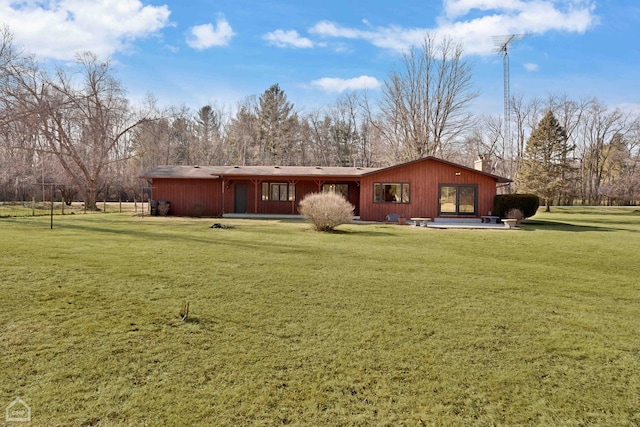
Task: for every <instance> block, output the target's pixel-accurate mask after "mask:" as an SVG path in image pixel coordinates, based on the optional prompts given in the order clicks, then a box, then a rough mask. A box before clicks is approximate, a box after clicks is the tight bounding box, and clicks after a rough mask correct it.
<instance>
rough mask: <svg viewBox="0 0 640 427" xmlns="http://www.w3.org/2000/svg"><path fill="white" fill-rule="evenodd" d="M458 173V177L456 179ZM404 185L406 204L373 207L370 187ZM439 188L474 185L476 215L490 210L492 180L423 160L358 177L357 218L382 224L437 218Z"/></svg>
mask: <svg viewBox="0 0 640 427" xmlns="http://www.w3.org/2000/svg"><path fill="white" fill-rule="evenodd" d="M456 173H459V175H456ZM398 182H408V183H409V184H410V185H411V187H410V203H408V204H395V203H373V184H374V183H398ZM440 184H476V185H477V186H478V192H477V197H478V215H486V214H488V212H489V211H490V210H491V209H493V198H494V196H495V195H496V180H495V179H494V178H492V177H490V176H486V175H483V174H480V173H476V172H474V171H471V170H468V169H463V168H458V167H456V166H454V165H449V164H446V163H441V162H438V161H434V160H432V159H426V160H423V161H418V162H414V163H409V164H406V165H402V166H399V167H395V168H389V169H385V170H382V171H380V172H376V173H373V174H370V175H367V176H364V177H362V180H361V182H360V217H361V219H363V220H366V221H384V220H385V217H386V216H387V215H389V214H402V215H403V216H404V217H405V218H411V217H430V218H435V217H437V216H438V188H439V185H440Z"/></svg>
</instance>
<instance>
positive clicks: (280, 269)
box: [0, 209, 640, 425]
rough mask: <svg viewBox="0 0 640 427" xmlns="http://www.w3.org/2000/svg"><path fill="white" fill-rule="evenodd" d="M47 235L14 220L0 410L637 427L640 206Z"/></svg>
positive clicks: (3, 313)
mask: <svg viewBox="0 0 640 427" xmlns="http://www.w3.org/2000/svg"><path fill="white" fill-rule="evenodd" d="M213 222H222V223H224V224H225V225H228V226H230V228H227V229H211V228H209V226H210V225H211V224H212V223H213ZM48 225H49V223H48V221H47V220H46V219H44V218H43V219H39V218H25V219H22V218H21V219H14V218H9V219H3V220H1V221H0V229H1V230H2V236H3V244H2V253H1V254H0V267H1V270H2V272H3V273H2V276H1V277H0V290H1V291H2V294H3V298H2V299H1V301H0V308H1V310H0V319H1V320H2V322H1V326H0V349H1V350H2V354H3V357H2V359H1V361H0V387H2V388H1V389H0V404H1V403H2V402H3V401H5V402H6V403H7V404H8V403H9V402H11V401H12V400H13V399H14V398H15V397H16V396H20V397H22V398H23V399H24V400H25V401H26V402H27V403H29V404H30V405H31V407H32V409H33V414H34V417H33V418H34V421H33V423H34V425H141V424H145V423H146V424H147V425H282V424H292V425H492V424H493V425H585V424H589V425H635V424H637V423H640V414H639V413H638V410H637V408H639V407H640V402H639V401H638V399H639V398H638V396H640V374H638V372H640V370H639V369H638V368H640V338H639V337H638V336H637V333H636V329H637V326H636V325H637V322H638V319H640V308H639V307H640V305H639V304H638V303H639V302H640V301H639V299H640V284H639V282H638V280H637V277H638V273H639V271H638V262H637V254H638V253H639V252H638V250H639V249H640V239H639V238H638V232H639V231H640V216H639V215H638V214H637V213H635V212H634V211H633V210H632V209H628V210H616V211H610V210H608V211H594V210H584V211H578V210H569V209H564V210H558V211H557V212H555V213H551V214H544V213H540V214H538V215H537V216H536V218H534V221H532V223H531V224H530V225H527V226H525V227H524V229H523V230H521V231H515V232H507V231H493V230H426V229H423V228H420V229H417V228H415V227H400V226H394V225H386V224H366V225H362V224H357V225H356V224H354V225H348V226H342V227H340V228H339V230H340V231H339V232H337V233H331V234H323V233H315V232H313V231H311V229H310V227H309V226H308V225H307V224H305V223H303V222H296V221H257V220H255V221H253V220H226V219H225V220H215V221H212V220H207V219H181V218H155V217H154V218H139V217H131V216H127V215H113V214H110V215H104V216H103V215H91V216H81V217H80V216H69V217H57V218H56V223H55V225H54V229H53V230H49V229H48ZM184 301H189V302H190V316H189V319H188V320H187V321H186V322H182V321H180V319H179V316H178V314H179V311H180V308H181V304H182V302H184Z"/></svg>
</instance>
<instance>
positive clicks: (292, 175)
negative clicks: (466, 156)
mask: <svg viewBox="0 0 640 427" xmlns="http://www.w3.org/2000/svg"><path fill="white" fill-rule="evenodd" d="M487 164H488V162H487V161H486V160H485V159H483V158H480V159H479V160H477V161H476V162H475V165H474V168H469V167H466V166H462V165H459V164H456V163H452V162H448V161H445V160H442V159H438V158H436V157H425V158H422V159H419V160H414V161H411V162H407V163H402V164H398V165H395V166H390V167H384V168H360V167H324V166H158V167H155V168H153V169H152V170H150V171H148V172H146V173H145V174H143V175H142V176H141V178H143V179H146V180H147V181H148V182H149V183H150V184H151V199H152V200H153V201H166V202H168V204H169V205H170V209H169V214H170V215H175V216H190V217H223V216H224V215H225V214H234V213H235V214H271V215H276V214H277V215H298V214H299V212H298V204H299V202H300V201H301V200H302V199H304V197H305V195H307V194H309V193H317V192H322V191H333V192H337V193H340V194H342V195H343V196H344V197H345V198H346V199H347V200H348V201H349V202H350V203H351V204H352V205H353V206H354V207H355V215H356V216H358V217H360V219H361V220H363V221H385V220H386V219H387V218H388V217H389V216H390V215H393V216H401V217H405V218H411V217H429V218H480V217H481V216H483V215H488V214H489V212H490V211H491V210H492V209H493V199H494V197H495V195H496V193H497V188H498V187H500V186H505V185H508V184H509V182H511V181H510V180H509V179H507V178H503V177H500V176H497V175H493V174H491V173H489V172H487Z"/></svg>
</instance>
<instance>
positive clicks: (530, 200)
mask: <svg viewBox="0 0 640 427" xmlns="http://www.w3.org/2000/svg"><path fill="white" fill-rule="evenodd" d="M538 207H540V199H539V198H538V196H536V195H535V194H498V195H497V196H496V197H495V198H494V199H493V214H494V215H497V216H499V217H500V218H510V217H509V216H508V215H509V213H511V214H513V213H515V212H516V211H520V212H519V213H518V216H521V218H515V217H514V218H515V219H525V218H529V217H532V216H534V215H535V214H536V212H537V211H538Z"/></svg>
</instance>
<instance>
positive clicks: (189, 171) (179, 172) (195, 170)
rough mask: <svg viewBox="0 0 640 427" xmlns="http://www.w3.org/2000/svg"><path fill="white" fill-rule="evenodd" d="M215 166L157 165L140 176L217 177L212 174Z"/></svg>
mask: <svg viewBox="0 0 640 427" xmlns="http://www.w3.org/2000/svg"><path fill="white" fill-rule="evenodd" d="M213 168H214V166H176V165H165V166H156V167H155V168H153V169H151V170H150V171H147V172H145V173H143V174H142V175H141V176H140V178H185V179H186V178H196V179H215V178H217V177H216V176H212V174H213V173H214V170H213Z"/></svg>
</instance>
